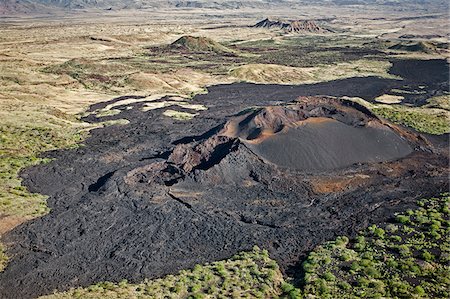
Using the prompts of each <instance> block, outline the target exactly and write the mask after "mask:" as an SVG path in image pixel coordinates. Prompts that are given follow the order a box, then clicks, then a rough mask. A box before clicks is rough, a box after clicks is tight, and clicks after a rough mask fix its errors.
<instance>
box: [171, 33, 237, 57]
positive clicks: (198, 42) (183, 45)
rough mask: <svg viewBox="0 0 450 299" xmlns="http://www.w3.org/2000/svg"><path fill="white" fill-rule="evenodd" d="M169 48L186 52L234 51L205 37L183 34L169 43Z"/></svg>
mask: <svg viewBox="0 0 450 299" xmlns="http://www.w3.org/2000/svg"><path fill="white" fill-rule="evenodd" d="M169 49H170V50H180V51H187V52H214V53H234V52H235V51H234V50H232V49H229V48H227V47H225V46H224V45H222V44H220V43H218V42H216V41H215V40H212V39H210V38H207V37H202V36H190V35H185V36H182V37H180V38H179V39H177V40H176V41H174V42H173V43H171V44H170V45H169Z"/></svg>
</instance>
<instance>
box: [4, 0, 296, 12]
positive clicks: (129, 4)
mask: <svg viewBox="0 0 450 299" xmlns="http://www.w3.org/2000/svg"><path fill="white" fill-rule="evenodd" d="M291 1H292V0H214V1H213V0H0V14H8V13H33V12H41V13H45V12H51V11H54V10H61V11H62V10H66V11H67V10H80V9H100V10H105V9H107V10H121V9H146V8H210V9H240V8H246V7H249V8H268V7H271V6H276V5H284V4H285V3H287V2H291Z"/></svg>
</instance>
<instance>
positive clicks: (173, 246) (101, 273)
mask: <svg viewBox="0 0 450 299" xmlns="http://www.w3.org/2000/svg"><path fill="white" fill-rule="evenodd" d="M399 63H400V66H399V65H395V64H394V68H393V69H394V70H395V72H397V73H400V75H401V73H402V71H401V70H402V69H404V68H405V65H408V63H409V62H407V61H406V62H399ZM429 63H432V64H433V65H434V64H436V62H435V61H431V62H429ZM441 63H444V65H445V62H441ZM406 69H407V74H408V76H407V79H405V80H393V79H381V78H375V77H367V78H350V79H345V80H339V81H333V82H327V83H321V84H313V85H299V86H287V85H283V86H277V85H257V84H245V83H239V84H232V85H221V86H212V87H209V88H208V90H209V93H208V94H204V95H197V96H196V97H194V98H193V99H191V100H190V104H194V105H203V106H205V107H206V108H207V110H202V111H195V115H196V116H195V117H194V118H192V119H191V120H188V121H186V120H177V119H174V118H171V117H168V116H166V115H164V114H163V112H164V111H165V108H157V109H151V110H147V111H144V110H145V109H144V108H145V107H146V106H145V105H146V103H145V101H144V100H145V99H140V100H142V101H135V102H132V101H131V102H132V103H130V102H126V101H125V102H122V103H123V104H120V103H121V102H120V101H123V100H126V99H138V98H139V97H133V96H129V97H121V98H116V99H113V100H111V101H110V102H106V103H102V104H96V105H93V106H92V107H91V109H90V111H91V112H92V111H94V110H98V109H102V108H105V107H106V106H107V105H111V104H114V103H116V104H117V105H116V107H115V109H118V110H120V111H121V112H120V113H119V114H117V115H113V116H111V115H110V116H104V117H101V118H97V117H95V116H92V115H90V116H87V117H86V118H85V120H86V121H90V122H99V121H103V120H114V119H120V118H125V119H127V120H129V122H130V123H129V124H127V125H121V126H110V127H106V128H101V129H96V130H94V131H92V133H91V137H89V138H88V139H87V140H86V141H85V145H84V146H82V147H79V148H77V149H72V150H64V151H56V152H50V153H47V154H46V156H47V157H50V158H55V160H53V161H52V162H51V163H48V164H44V165H39V166H36V167H32V168H29V169H27V170H26V171H24V172H23V173H22V177H23V178H24V183H25V184H26V185H27V186H28V187H29V189H30V190H31V191H33V192H40V193H43V194H46V195H48V196H49V199H48V205H49V207H50V208H51V212H50V213H49V214H48V215H46V216H43V217H41V218H38V219H35V220H33V221H29V222H27V223H25V224H23V225H21V226H19V227H17V228H16V229H14V230H13V231H11V232H10V233H8V234H7V235H6V236H5V238H4V240H3V241H4V242H5V243H6V244H7V245H9V248H10V250H9V254H10V255H11V256H12V259H11V261H10V263H9V265H8V267H7V268H6V270H5V271H4V272H3V273H0V284H1V287H0V297H2V298H29V297H36V296H39V295H43V294H48V293H51V292H53V290H55V289H58V290H65V289H68V288H70V287H76V286H87V285H90V284H92V283H95V282H98V281H105V280H108V281H120V280H122V279H128V280H129V281H132V282H135V281H141V280H143V279H144V278H155V277H160V276H163V275H166V274H170V273H175V272H176V271H178V270H180V269H185V268H189V267H193V266H194V265H195V264H198V263H206V262H211V261H215V260H220V259H225V258H228V257H230V256H232V255H234V254H235V253H237V252H239V251H244V250H249V249H251V248H252V247H253V246H254V245H258V246H259V247H261V248H265V249H267V250H268V251H269V253H270V255H271V257H273V258H274V259H276V260H277V261H278V262H279V263H280V265H281V267H282V270H283V271H284V272H285V273H288V274H289V275H294V273H295V272H296V269H297V266H298V263H299V262H300V261H301V260H302V258H303V257H304V256H305V254H307V252H308V251H310V250H312V249H313V248H314V247H315V246H317V245H318V244H321V243H323V242H324V241H327V240H331V239H333V238H335V237H336V236H338V235H349V236H352V235H354V234H355V233H356V232H357V231H358V230H359V229H362V228H363V227H365V226H367V225H368V224H370V223H379V222H383V221H388V220H389V218H390V217H391V216H392V215H393V214H394V213H395V212H397V211H404V210H405V209H407V208H409V207H413V206H414V205H415V202H416V200H417V199H418V198H421V197H424V196H434V195H436V194H439V193H440V192H444V191H446V190H448V187H449V186H448V180H447V175H446V174H447V166H448V162H449V159H448V153H447V150H446V148H445V147H444V146H443V145H445V144H446V142H445V141H448V139H446V138H447V137H448V136H441V137H439V138H438V137H434V138H428V137H427V136H424V135H421V134H418V133H416V132H413V131H411V130H408V129H405V128H403V127H399V126H396V125H393V124H391V123H389V122H387V121H385V120H382V119H378V118H377V117H376V116H374V115H373V114H372V113H371V112H370V111H368V110H367V109H366V108H364V107H363V106H361V105H359V104H357V103H355V102H352V101H350V100H346V99H340V98H339V97H341V96H355V97H361V98H364V99H366V100H368V101H373V100H374V98H376V97H377V96H380V95H382V94H384V93H385V92H386V90H389V89H391V88H399V87H402V86H415V85H425V86H428V87H429V89H428V90H427V92H429V93H434V92H435V90H438V89H439V88H440V87H439V86H441V87H442V86H444V84H443V83H442V82H440V81H439V80H438V81H436V80H435V79H436V78H441V79H440V80H443V82H444V81H448V73H447V75H445V74H444V75H442V74H443V73H442V68H441V67H436V68H435V72H440V73H439V74H440V75H441V76H439V74H438V75H436V74H435V73H433V72H431V74H429V75H427V74H421V75H422V76H420V77H419V76H417V77H414V76H412V75H411V72H413V71H414V69H415V67H414V65H413V66H412V67H410V68H409V67H406ZM418 69H419V70H420V68H418ZM436 69H437V71H436ZM445 76H447V77H445ZM413 78H414V79H413ZM415 78H421V79H415ZM427 78H428V79H427ZM420 80H423V81H420ZM427 80H428V81H427ZM439 84H440V85H439ZM426 96H427V95H421V96H416V95H414V96H411V98H407V99H406V101H410V102H411V103H414V104H415V105H421V103H423V101H424V100H425V98H426ZM421 97H423V98H421ZM169 100H170V98H169V97H167V98H163V99H161V101H169ZM186 107H187V106H186ZM186 107H177V108H176V109H177V110H179V111H180V112H189V113H193V111H192V109H189V108H186ZM174 109H175V108H174Z"/></svg>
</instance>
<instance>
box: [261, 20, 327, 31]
mask: <svg viewBox="0 0 450 299" xmlns="http://www.w3.org/2000/svg"><path fill="white" fill-rule="evenodd" d="M253 27H255V28H269V29H270V28H277V29H282V30H285V31H287V32H296V33H300V32H310V33H324V32H327V31H329V30H327V29H324V28H321V27H320V26H319V25H317V24H316V23H315V22H314V21H311V20H293V21H281V20H270V19H269V18H267V19H264V20H262V21H260V22H258V23H256V24H255V25H253Z"/></svg>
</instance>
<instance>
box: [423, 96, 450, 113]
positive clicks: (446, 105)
mask: <svg viewBox="0 0 450 299" xmlns="http://www.w3.org/2000/svg"><path fill="white" fill-rule="evenodd" d="M427 102H428V103H427V104H425V106H424V108H437V109H443V110H447V111H450V95H448V94H447V95H442V96H435V97H432V98H430V99H428V100H427Z"/></svg>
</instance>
